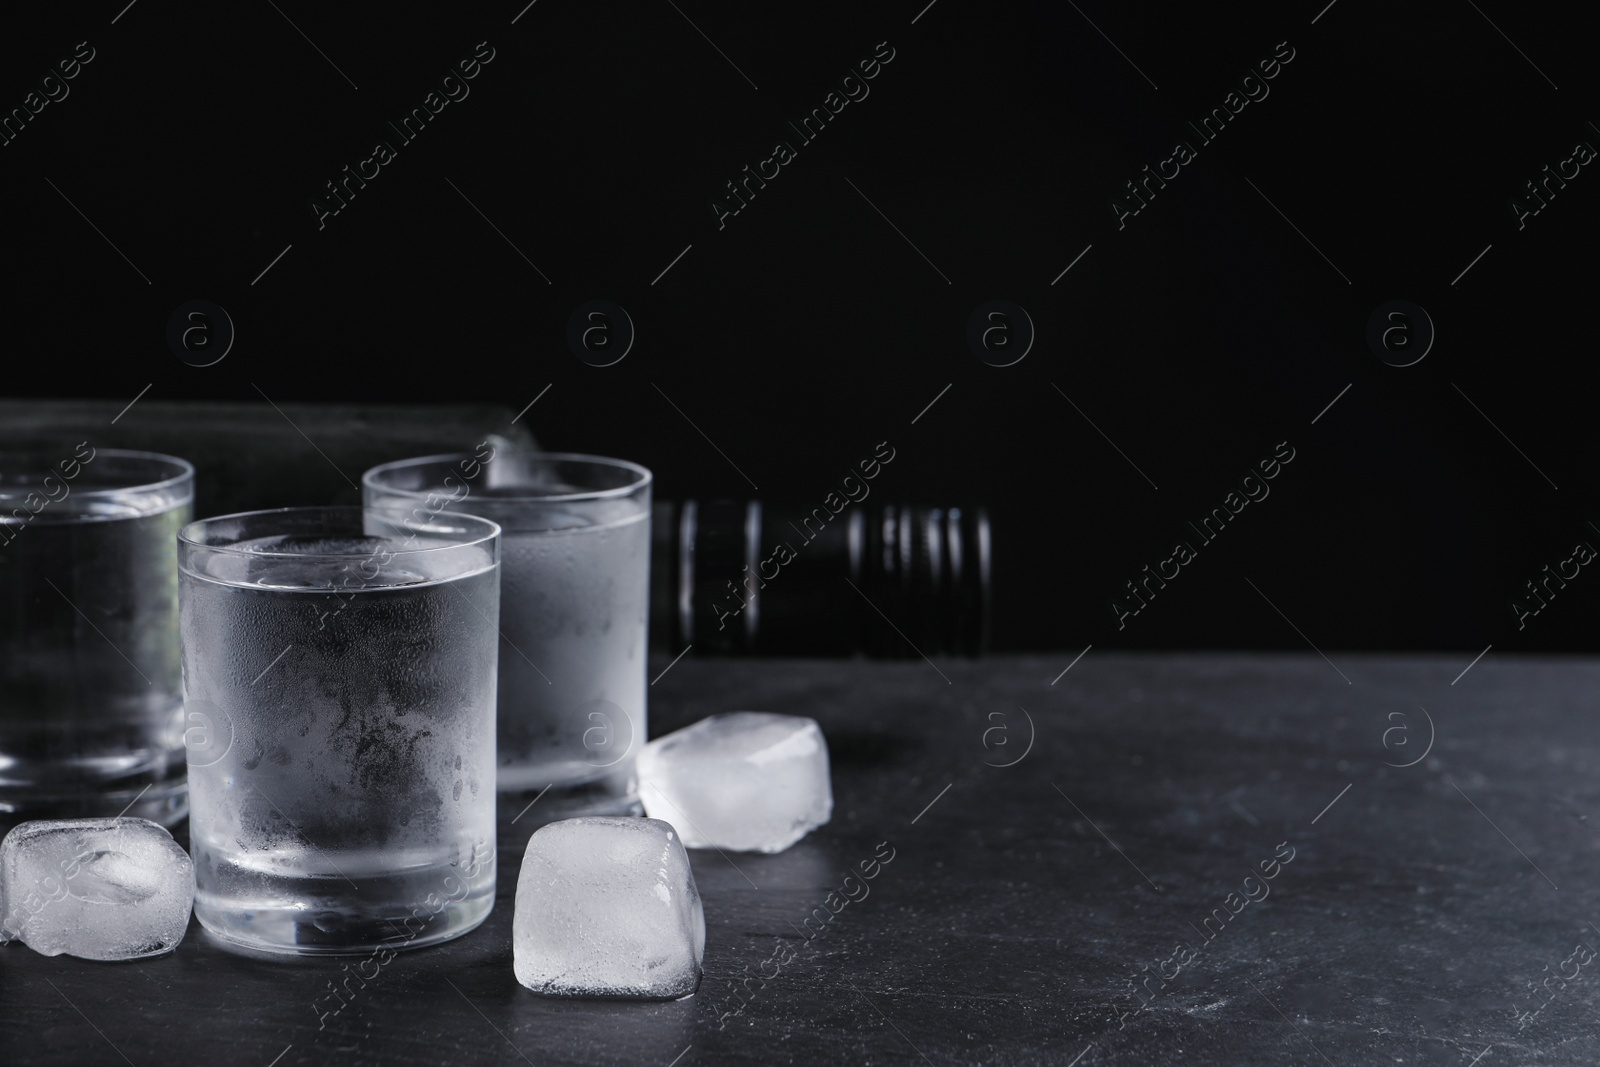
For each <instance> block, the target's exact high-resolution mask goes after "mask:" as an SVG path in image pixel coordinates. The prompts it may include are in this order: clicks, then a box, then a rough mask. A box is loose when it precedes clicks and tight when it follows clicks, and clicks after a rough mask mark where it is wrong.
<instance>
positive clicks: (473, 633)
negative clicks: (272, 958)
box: [178, 507, 500, 954]
mask: <svg viewBox="0 0 1600 1067" xmlns="http://www.w3.org/2000/svg"><path fill="white" fill-rule="evenodd" d="M178 564H179V571H180V581H179V594H180V597H179V600H180V607H181V616H182V641H183V693H184V710H185V712H186V716H187V718H188V720H189V721H190V723H191V727H190V729H191V730H192V731H202V732H203V733H204V740H203V742H202V743H192V744H190V745H189V746H188V756H189V789H190V804H191V813H190V818H189V835H190V851H191V853H192V855H193V857H194V869H195V902H194V911H195V916H196V918H198V919H199V920H200V922H201V924H202V925H204V926H205V927H206V929H207V930H209V931H211V932H212V933H214V934H216V935H218V936H220V937H222V938H224V939H226V940H229V941H233V942H237V943H240V944H243V945H246V946H249V947H251V948H256V949H263V950H266V951H274V952H293V953H302V954H360V953H366V952H371V951H381V950H391V949H392V950H398V949H402V948H417V947H421V946H423V945H430V944H434V943H437V942H440V941H445V940H448V939H450V938H453V937H457V936H459V935H461V934H463V933H466V932H467V931H468V930H471V929H472V928H473V927H475V926H477V925H478V924H479V923H481V922H482V921H483V920H484V919H485V918H486V917H487V916H488V914H489V911H490V909H491V908H492V907H493V905H494V877H495V853H494V841H495V822H494V820H495V791H494V776H495V746H494V693H495V666H496V659H497V653H498V648H497V644H498V638H497V633H496V624H497V618H498V615H499V602H500V580H499V579H500V576H499V565H500V529H499V527H498V526H496V525H495V524H494V523H492V522H488V521H485V520H483V519H479V518H474V517H472V516H468V515H454V514H447V513H439V514H435V515H432V516H430V517H429V519H428V521H427V522H422V523H404V524H402V523H395V522H391V521H388V520H387V519H386V518H384V517H383V516H380V515H378V514H376V513H374V512H371V511H368V510H365V509H362V508H360V507H326V508H288V509H284V510H280V511H259V512H250V513H246V514H241V515H228V516H223V517H221V518H215V519H206V520H203V521H201V522H196V523H192V524H190V525H189V526H186V527H184V529H183V530H182V532H181V533H180V534H179V537H178Z"/></svg>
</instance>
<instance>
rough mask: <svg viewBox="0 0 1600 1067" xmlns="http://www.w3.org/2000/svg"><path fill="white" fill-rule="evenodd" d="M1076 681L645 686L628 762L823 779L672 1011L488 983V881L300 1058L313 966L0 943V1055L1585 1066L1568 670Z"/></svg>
mask: <svg viewBox="0 0 1600 1067" xmlns="http://www.w3.org/2000/svg"><path fill="white" fill-rule="evenodd" d="M1071 658H1072V657H1071V656H1070V655H1063V656H1061V657H1058V658H1011V657H1007V658H996V659H991V660H986V661H977V662H957V661H942V662H940V663H939V664H938V666H937V667H934V666H933V665H931V664H929V663H927V662H921V661H917V662H912V663H897V664H885V663H866V662H832V661H829V662H819V661H783V662H780V661H743V662H739V661H730V660H722V661H695V660H685V661H683V662H680V663H678V664H676V665H675V666H674V667H673V668H672V669H671V670H670V671H669V672H668V673H667V674H666V675H665V677H663V678H662V679H661V681H660V683H659V684H658V685H656V686H655V687H654V688H653V689H652V690H651V699H652V708H651V715H652V726H653V732H654V733H660V732H662V731H664V730H666V729H671V728H675V727H677V726H680V725H683V724H685V723H687V722H690V721H693V720H694V719H697V718H699V717H701V716H702V715H706V714H710V713H712V712H716V711H728V710H737V709H755V710H768V711H778V712H789V713H798V714H807V715H812V716H815V717H816V718H817V719H818V720H820V722H821V723H822V726H823V729H824V731H825V732H826V733H827V735H828V738H829V746H830V750H831V752H832V758H833V774H834V794H835V808H834V818H833V822H832V823H831V824H830V825H828V826H826V827H824V828H822V829H821V830H819V831H817V832H815V833H813V834H812V835H811V836H809V837H808V838H806V839H805V840H804V841H802V842H801V843H800V844H798V845H796V846H795V847H793V848H791V849H790V850H788V851H787V852H785V853H783V854H781V855H777V856H755V855H745V854H740V855H734V856H731V857H724V856H722V855H719V854H718V853H717V852H715V851H710V852H696V853H694V854H693V864H694V870H695V878H696V880H697V882H698V884H699V887H700V892H701V895H702V897H703V898H704V902H705V912H706V926H707V945H706V954H705V972H706V973H705V979H704V981H703V982H702V985H701V988H700V992H699V993H698V994H697V995H696V996H694V997H691V998H688V999H685V1000H682V1001H677V1002H672V1003H628V1002H616V1001H563V1000H547V999H542V998H540V997H537V996H535V995H533V994H531V993H529V992H528V991H527V990H525V989H523V988H522V987H520V986H519V985H517V983H516V981H515V979H514V978H513V976H512V971H511V899H512V892H513V889H514V886H515V877H516V871H517V859H518V858H516V857H509V856H507V855H505V854H504V853H503V854H502V862H501V867H500V895H499V902H498V905H497V907H496V910H495V912H494V913H493V915H492V916H491V917H490V919H489V921H488V922H487V923H485V924H484V926H482V927H481V928H479V929H478V930H477V931H475V932H474V933H472V934H469V935H468V936H466V937H464V938H461V939H459V940H457V941H455V942H452V943H450V944H448V945H444V946H440V947H437V948H433V949H425V950H421V951H417V952H412V953H405V954H402V955H400V956H398V957H396V958H395V959H394V960H393V962H391V963H389V964H388V965H387V966H386V967H384V968H383V969H382V970H381V972H379V974H378V975H377V977H375V978H373V979H372V980H370V981H368V982H367V983H366V984H365V987H364V988H362V989H360V990H359V991H358V994H357V995H356V996H355V997H354V998H352V1000H351V1002H350V1003H349V1004H348V1005H347V1006H346V1007H345V1009H344V1010H343V1011H341V1012H340V1013H339V1014H338V1015H336V1016H329V1017H327V1018H326V1020H325V1023H326V1025H325V1026H323V1027H322V1028H321V1029H319V1012H318V1010H317V1008H316V1007H315V1006H314V1001H315V1000H316V998H317V997H318V996H319V995H321V994H322V993H323V992H324V991H325V989H326V983H327V982H328V981H329V979H330V978H335V977H342V976H343V972H341V971H340V967H341V963H340V962H339V961H329V960H304V961H302V960H289V961H280V960H266V959H259V958H251V957H246V956H241V955H237V954H234V953H232V952H230V951H228V950H227V949H225V948H223V947H222V946H220V945H219V944H218V943H216V942H215V941H213V940H212V939H210V938H209V936H208V935H206V934H205V933H204V932H203V931H202V930H201V929H200V928H199V926H198V925H197V924H194V925H191V929H190V933H189V936H188V937H187V939H186V940H185V941H184V943H183V944H182V945H180V946H179V948H178V950H177V951H176V952H174V953H173V954H171V955H169V956H167V957H164V958H161V959H157V960H149V961H144V962H139V963H130V964H96V963H89V962H85V961H82V960H76V959H70V958H67V957H57V958H54V959H47V958H44V957H41V956H38V955H36V954H34V953H33V952H31V951H30V950H28V949H26V948H24V947H21V946H16V945H13V946H9V947H6V948H4V949H0V1062H4V1063H6V1064H8V1065H9V1064H31V1063H46V1064H74V1065H78V1064H122V1063H131V1064H137V1065H139V1067H146V1065H158V1064H175V1063H183V1064H187V1063H208V1062H223V1063H232V1064H258V1065H261V1067H267V1065H269V1064H277V1067H291V1065H294V1064H320V1063H350V1064H364V1063H374V1064H376V1063H385V1064H397V1063H398V1064H424V1063H446V1062H448V1063H503V1064H513V1063H523V1062H527V1063H532V1064H540V1065H543V1064H616V1063H626V1064H647V1065H648V1064H656V1065H660V1067H668V1065H670V1064H676V1065H677V1067H696V1065H700V1064H717V1063H845V1062H848V1063H878V1064H887V1063H906V1064H911V1063H930V1064H943V1063H1002V1064H1033V1063H1053V1064H1073V1063H1075V1064H1078V1065H1080V1067H1097V1065H1101V1064H1151V1063H1188V1064H1247V1063H1248V1064H1255V1063H1261V1064H1340V1065H1344V1064H1374V1063H1405V1064H1441V1065H1446V1064H1448V1065H1460V1067H1466V1065H1468V1064H1481V1065H1482V1067H1496V1065H1497V1064H1509V1063H1530V1062H1539V1063H1546V1064H1585V1065H1589V1064H1594V1063H1596V1062H1600V1030H1597V1027H1596V1024H1595V1022H1594V1019H1595V1009H1596V1007H1597V1006H1600V980H1597V981H1589V979H1590V978H1591V977H1592V976H1593V974H1594V972H1595V971H1596V970H1597V968H1596V967H1595V966H1594V964H1593V963H1591V962H1590V961H1591V960H1592V959H1593V949H1591V948H1589V947H1588V946H1594V948H1600V930H1596V929H1595V927H1594V926H1592V925H1591V922H1595V923H1597V924H1600V907H1597V904H1600V901H1597V899H1596V898H1597V895H1600V894H1597V890H1596V884H1595V878H1594V869H1595V864H1596V862H1597V859H1600V847H1597V845H1600V838H1597V836H1596V832H1595V827H1594V825H1593V824H1592V823H1591V820H1590V815H1591V813H1593V812H1595V811H1600V788H1597V784H1596V768H1597V766H1600V719H1597V718H1596V716H1594V715H1593V713H1592V710H1591V709H1592V706H1593V702H1594V697H1595V695H1596V694H1597V693H1600V662H1596V661H1591V660H1574V659H1513V658H1497V657H1494V656H1492V655H1491V656H1490V657H1487V658H1485V659H1484V660H1483V661H1481V662H1478V663H1476V664H1475V665H1474V666H1472V668H1471V669H1470V670H1469V671H1468V672H1467V673H1466V674H1465V675H1462V676H1461V677H1460V680H1459V681H1458V682H1456V683H1452V681H1451V680H1452V679H1453V678H1456V677H1457V675H1458V674H1459V672H1460V671H1461V669H1462V668H1463V667H1464V666H1466V665H1467V661H1468V657H1466V656H1460V657H1437V658H1434V657H1430V658H1417V657H1398V656H1358V655H1352V654H1337V653H1335V654H1333V660H1334V661H1335V662H1336V663H1337V667H1335V666H1333V664H1330V663H1329V662H1327V661H1325V660H1324V659H1322V658H1320V657H1318V656H1315V655H1308V656H1263V655H1202V654H1186V655H1161V656H1154V655H1149V656H1128V655H1111V654H1101V653H1099V652H1093V651H1091V652H1090V653H1089V654H1088V655H1086V656H1085V657H1084V658H1083V659H1082V660H1081V661H1079V662H1077V663H1076V664H1074V665H1073V667H1072V669H1071V670H1070V671H1069V672H1067V673H1066V674H1064V675H1061V676H1060V677H1059V681H1057V682H1056V683H1055V684H1052V683H1051V679H1052V678H1056V677H1057V676H1058V675H1060V672H1061V671H1062V668H1063V667H1065V666H1066V665H1067V664H1068V662H1069V661H1070V660H1071ZM663 666H665V663H662V664H658V665H655V668H654V669H656V670H659V669H660V668H661V667H663ZM947 679H948V681H947ZM1347 679H1348V681H1347ZM1030 738H1031V741H1032V743H1031V748H1030V747H1029V741H1030ZM1430 739H1431V747H1430ZM1005 764H1009V766H1005ZM1402 764H1412V765H1411V766H1400V765H1402ZM883 842H887V843H888V845H887V847H886V848H885V847H883V846H882V844H881V843H883ZM891 850H892V856H893V858H892V860H891V861H890V862H889V863H888V864H886V865H884V866H882V867H881V868H880V869H879V870H878V874H877V877H876V878H874V879H873V880H872V881H871V882H870V883H868V886H869V891H868V892H867V894H866V895H865V896H862V895H861V892H860V890H859V889H856V890H853V893H852V895H853V896H855V897H856V898H857V899H854V900H851V901H849V902H848V903H841V902H842V901H843V900H844V898H843V897H842V896H838V895H835V896H833V897H831V898H830V893H835V894H837V893H838V891H839V890H841V888H842V886H843V883H844V878H845V875H846V873H847V870H848V869H854V868H856V867H857V866H858V865H859V863H860V862H861V861H863V860H870V859H872V858H873V857H874V855H875V854H879V855H886V854H890V852H891ZM1268 875H1270V877H1268ZM830 901H831V905H830ZM819 908H820V909H822V914H831V915H832V918H831V919H830V920H829V921H828V922H827V924H826V925H825V926H824V927H822V928H823V929H824V930H825V932H824V933H823V934H822V935H821V936H817V937H814V938H813V937H808V936H806V934H805V930H803V929H802V928H801V924H802V923H803V922H804V920H805V919H806V918H807V917H808V916H811V915H812V914H813V912H814V910H815V909H819ZM833 908H838V910H837V913H836V914H835V913H833ZM817 926H818V923H817V921H816V920H813V922H812V925H811V927H809V928H808V929H812V930H814V929H816V928H817ZM736 980H746V981H744V982H743V984H742V985H741V986H740V987H739V988H741V989H744V990H746V992H745V994H744V1001H743V1007H742V1010H741V1011H740V1012H739V1013H738V1014H733V1012H734V1010H735V1009H736V1008H739V1006H740V1004H741V1001H740V999H738V998H736V997H735V996H734V988H735V982H736ZM1135 983H1142V985H1140V986H1139V987H1138V989H1137V990H1136V986H1135ZM1536 983H1537V985H1536ZM1536 988H1537V989H1538V990H1539V991H1538V993H1537V994H1536V993H1535V989H1536ZM1075 1057H1077V1058H1076V1059H1075ZM1475 1057H1476V1058H1475Z"/></svg>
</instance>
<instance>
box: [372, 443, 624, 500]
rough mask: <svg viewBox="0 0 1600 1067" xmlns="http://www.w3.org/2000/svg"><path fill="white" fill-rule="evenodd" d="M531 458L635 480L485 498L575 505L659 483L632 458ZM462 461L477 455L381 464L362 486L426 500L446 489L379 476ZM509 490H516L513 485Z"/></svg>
mask: <svg viewBox="0 0 1600 1067" xmlns="http://www.w3.org/2000/svg"><path fill="white" fill-rule="evenodd" d="M527 455H528V457H529V458H534V459H549V460H555V461H557V462H574V463H591V464H593V465H595V466H597V467H609V468H612V469H621V470H627V471H631V472H633V474H634V475H635V478H634V480H633V481H631V482H629V483H628V484H627V485H619V486H613V487H612V488H610V489H586V490H584V491H583V492H579V493H554V494H547V495H542V496H540V495H532V494H529V495H511V494H500V493H497V494H496V495H495V496H492V497H487V498H485V499H489V500H494V501H504V502H514V503H540V504H572V503H580V502H583V501H589V500H614V499H616V498H617V497H624V496H628V495H630V494H632V493H637V492H638V491H639V490H641V489H645V488H648V487H649V486H650V485H651V484H652V483H653V482H654V481H655V474H654V473H653V472H651V470H650V468H649V467H646V466H644V465H643V464H641V463H635V462H633V461H632V460H630V459H616V458H615V457H612V456H597V455H594V454H592V453H588V452H530V453H528V454H527ZM462 459H477V453H475V452H440V453H438V454H436V455H432V456H414V457H412V458H410V459H395V460H390V461H389V462H387V463H380V464H378V465H377V466H375V467H368V468H367V469H366V470H365V471H363V472H362V474H361V484H362V486H363V487H366V486H371V487H372V488H373V489H375V490H378V491H380V492H383V493H390V494H393V495H395V496H400V497H406V498H408V499H412V500H425V499H427V498H428V497H429V496H432V495H434V494H436V493H439V492H442V491H444V490H443V489H442V488H441V489H426V490H424V489H401V488H399V487H398V486H392V485H384V484H382V483H380V482H379V481H377V480H376V477H375V476H381V475H383V474H387V473H388V472H390V471H396V470H403V469H405V468H407V467H420V466H422V465H424V464H427V463H440V462H445V461H457V460H462ZM479 462H480V463H483V464H484V465H485V466H487V465H488V464H490V463H493V462H494V459H493V458H492V457H491V458H490V459H488V460H479ZM509 488H516V487H515V486H511V487H509ZM468 496H471V493H470V492H469V493H468ZM462 499H466V498H465V497H463V498H462ZM440 514H443V512H440Z"/></svg>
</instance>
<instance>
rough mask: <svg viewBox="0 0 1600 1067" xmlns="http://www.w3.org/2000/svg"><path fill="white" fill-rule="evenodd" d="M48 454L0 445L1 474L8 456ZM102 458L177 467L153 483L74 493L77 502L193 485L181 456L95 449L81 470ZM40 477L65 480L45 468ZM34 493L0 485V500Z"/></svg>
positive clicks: (38, 447)
mask: <svg viewBox="0 0 1600 1067" xmlns="http://www.w3.org/2000/svg"><path fill="white" fill-rule="evenodd" d="M91 447H92V446H91ZM49 454H50V453H49V452H48V451H47V450H46V448H45V446H43V445H22V446H18V445H0V471H3V470H4V468H5V462H4V460H5V457H7V456H18V457H21V456H27V457H29V458H30V459H32V458H37V457H41V456H48V455H49ZM101 456H114V457H117V458H119V459H142V460H150V461H154V462H157V463H165V464H169V465H174V466H176V467H177V468H178V472H177V473H176V474H172V475H169V476H168V477H165V478H161V479H159V480H157V481H153V482H144V481H133V482H130V483H129V484H128V485H117V486H111V487H108V488H104V489H82V490H74V492H73V495H74V496H76V497H79V498H87V499H90V500H103V499H108V498H110V497H113V496H115V495H117V494H119V493H148V492H156V491H159V490H162V489H169V488H172V487H173V486H177V485H181V484H183V483H184V482H190V483H192V482H193V481H194V464H193V463H190V462H189V461H188V460H186V459H184V458H183V457H182V456H174V455H171V454H170V453H167V452H151V451H148V450H146V449H141V448H96V449H95V450H94V457H93V459H90V460H87V461H85V460H78V463H79V465H80V466H88V465H89V464H90V463H92V462H93V461H94V459H98V458H99V457H101ZM67 458H68V459H77V457H76V456H69V457H67ZM40 473H41V474H42V475H43V477H45V478H51V477H65V476H64V475H60V474H58V473H56V471H55V470H54V469H53V468H51V467H50V466H48V465H46V466H45V467H43V468H41V471H40ZM74 477H76V475H74ZM33 492H37V489H33V488H24V487H22V486H6V485H0V500H12V499H21V498H22V497H24V496H26V495H27V494H28V493H33Z"/></svg>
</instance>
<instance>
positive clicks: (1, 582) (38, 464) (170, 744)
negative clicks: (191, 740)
mask: <svg viewBox="0 0 1600 1067" xmlns="http://www.w3.org/2000/svg"><path fill="white" fill-rule="evenodd" d="M193 499H194V468H193V467H192V466H190V465H189V464H188V463H187V462H186V461H184V460H181V459H177V458H176V457H173V456H163V455H159V454H157V453H154V452H129V451H122V450H116V449H109V448H101V449H96V448H95V447H94V446H92V445H91V444H89V443H88V442H87V441H84V442H80V443H78V444H75V445H74V444H63V445H60V446H58V447H54V448H51V447H41V448H37V449H29V450H25V451H10V450H6V451H0V823H5V822H11V821H15V820H18V819H24V818H40V817H63V816H65V817H79V818H82V817H91V816H97V815H119V814H128V815H137V816H140V817H142V818H146V819H151V820H154V821H156V822H160V823H163V824H165V825H168V826H171V825H173V824H174V823H176V822H178V821H179V820H180V819H182V817H183V815H184V813H185V811H186V810H187V795H186V791H185V786H184V752H183V724H182V697H181V695H180V690H179V675H178V554H177V544H176V537H175V535H176V534H177V532H178V529H179V527H181V526H182V525H183V524H184V523H186V522H188V521H189V518H190V511H191V507H192V502H193Z"/></svg>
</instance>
